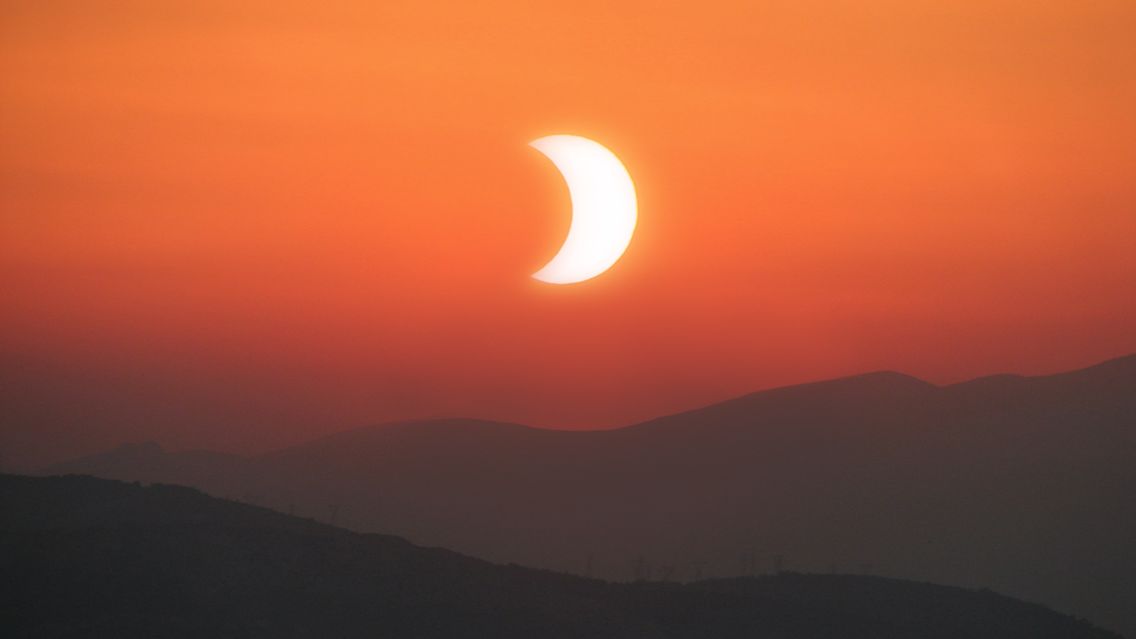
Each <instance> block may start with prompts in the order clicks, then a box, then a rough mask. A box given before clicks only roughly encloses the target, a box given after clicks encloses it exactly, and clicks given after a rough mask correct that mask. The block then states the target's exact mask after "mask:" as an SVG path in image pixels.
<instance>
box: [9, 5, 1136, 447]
mask: <svg viewBox="0 0 1136 639" xmlns="http://www.w3.org/2000/svg"><path fill="white" fill-rule="evenodd" d="M0 12H2V15H0V29H2V33H0V47H2V58H0V76H2V78H3V82H2V83H0V100H2V112H0V116H2V117H0V127H2V129H0V285H2V286H0V303H2V316H0V356H2V357H3V370H2V376H3V379H2V381H3V386H4V390H3V391H0V397H2V398H3V399H4V403H5V405H6V406H7V408H6V409H5V413H7V416H6V417H5V418H4V419H2V420H0V421H2V422H3V425H2V426H0V428H2V433H0V448H2V449H4V450H6V451H7V452H6V453H5V454H4V456H5V457H7V458H8V460H9V463H38V462H41V461H44V460H50V459H55V458H58V457H60V456H66V455H69V454H75V453H78V452H86V451H90V450H96V449H99V448H102V447H104V446H108V445H113V444H115V443H118V442H119V441H122V440H129V439H134V440H137V439H155V440H158V441H160V442H162V443H165V444H167V445H170V446H173V447H211V448H219V449H226V450H241V451H251V450H263V449H267V448H272V447H275V446H281V445H285V444H288V443H291V442H294V441H297V440H300V439H303V438H307V437H312V436H316V435H319V434H322V433H326V432H331V431H337V430H343V429H346V428H350V427H353V426H358V425H363V424H367V423H374V422H379V421H384V420H388V419H396V418H404V417H418V416H432V415H469V416H480V417H489V418H498V419H508V420H515V421H522V422H526V423H532V424H535V425H543V426H552V427H565V428H586V427H601V426H612V425H618V424H622V423H626V422H628V421H631V420H635V419H640V418H645V417H649V416H653V415H656V414H659V413H665V412H673V411H676V410H680V409H684V408H688V407H692V406H695V405H699V404H704V403H709V402H712V401H716V400H719V399H723V398H726V397H730V396H733V395H737V394H741V393H744V392H748V391H751V390H756V389H760V388H765V387H769V386H775V385H782V384H790V383H796V382H802V381H809V380H814V379H819V378H825V377H832V376H838V375H844V374H852V373H858V372H864V371H869V370H874V369H894V370H900V371H904V372H908V373H911V374H914V375H918V376H920V377H923V378H925V379H929V380H931V381H935V382H951V381H957V380H961V379H964V378H968V377H972V376H978V375H983V374H988V373H993V372H1001V371H1015V372H1022V373H1045V372H1054V371H1058V370H1062V369H1067V368H1075V367H1079V366H1083V365H1088V364H1092V363H1095V362H1096V361H1098V360H1101V359H1106V358H1109V357H1113V356H1117V355H1121V354H1125V353H1130V352H1133V351H1136V250H1134V249H1136V116H1134V114H1136V73H1134V68H1136V67H1134V64H1136V38H1133V37H1132V34H1133V33H1134V32H1136V4H1134V3H1133V2H1131V1H1130V0H1116V1H1093V0H1088V1H1084V2H1043V1H1036V2H1019V1H1013V2H1011V1H1008V0H963V1H957V2H920V1H911V0H888V1H879V0H875V1H873V0H868V1H863V0H861V1H857V2H851V1H848V2H844V1H838V0H825V1H823V2H821V1H818V0H803V1H802V0H794V1H792V2H787V1H786V2H767V1H757V2H754V1H750V0H746V1H744V2H743V1H736V2H725V1H719V0H706V1H703V2H695V3H691V2H657V1H653V2H646V1H643V2H638V1H637V2H611V1H610V0H605V1H599V0H583V1H575V2H570V3H551V2H531V1H527V0H526V1H520V0H516V1H514V0H509V1H503V0H494V1H490V2H478V3H471V2H453V3H434V2H421V1H419V2H373V1H372V2H339V1H336V0H331V1H326V2H318V3H307V2H281V1H279V0H274V1H267V0H266V1H256V2H232V1H225V2H220V1H216V2H214V1H208V0H206V1H202V0H194V1H192V2H191V1H188V0H187V1H184V2H180V1H179V2H171V1H168V0H136V1H126V2H93V3H92V2H78V1H75V2H50V3H48V2H42V1H35V2H32V1H27V2H5V3H4V4H3V5H2V8H0ZM553 133H573V134H578V135H584V136H587V137H591V138H593V139H596V140H598V141H600V142H601V143H603V144H605V145H606V146H608V147H609V148H611V149H612V150H613V151H615V152H616V153H617V154H618V155H619V156H620V157H621V158H622V160H623V161H624V163H625V164H626V166H627V168H628V170H629V171H630V173H631V175H632V177H633V178H634V179H635V181H636V185H637V188H638V195H639V201H640V219H639V227H638V231H637V234H636V237H635V239H634V240H633V241H632V244H631V246H630V248H629V249H628V251H627V253H626V254H625V256H624V258H623V259H622V260H621V261H620V262H619V263H618V264H617V265H616V266H615V267H614V268H613V269H612V270H611V271H609V272H608V273H607V274H605V275H603V276H601V277H599V278H597V279H595V280H593V281H590V282H587V283H584V284H580V285H576V286H571V287H555V286H549V285H546V284H541V283H539V282H536V281H533V280H530V279H529V278H528V275H529V274H530V273H531V272H533V271H535V270H536V269H538V268H539V267H540V266H541V265H543V263H544V262H546V261H547V260H548V259H550V258H551V257H552V255H553V254H554V253H555V252H556V250H557V247H558V246H559V244H560V242H561V241H562V239H563V237H564V235H565V233H566V230H567V228H568V223H569V215H570V208H569V201H568V197H567V190H566V187H565V186H564V184H563V183H562V180H561V178H560V176H559V174H558V173H557V171H556V169H555V168H554V167H553V166H552V164H551V163H549V162H548V161H547V160H546V159H545V158H544V157H542V156H541V155H540V154H539V153H538V152H537V151H535V150H533V149H531V148H529V147H528V146H527V145H526V144H527V142H528V141H530V140H532V139H534V138H536V137H540V136H543V135H548V134H553ZM0 463H4V459H0Z"/></svg>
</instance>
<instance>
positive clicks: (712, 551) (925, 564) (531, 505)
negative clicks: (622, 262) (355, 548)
mask: <svg viewBox="0 0 1136 639" xmlns="http://www.w3.org/2000/svg"><path fill="white" fill-rule="evenodd" d="M47 472H51V473H65V472H67V473H84V474H92V475H97V476H100V477H107V478H113V479H123V480H141V481H146V482H169V483H180V484H187V485H191V486H195V487H198V488H200V489H202V490H205V491H206V492H208V493H210V494H213V495H218V496H229V497H234V498H237V499H241V500H244V501H247V502H252V503H258V504H261V505H266V506H271V507H274V508H276V509H278V510H282V511H285V512H295V513H299V514H303V515H305V516H311V517H315V518H317V519H321V520H324V521H328V522H332V523H336V524H339V525H343V526H346V527H348V528H351V529H354V530H359V531H368V532H384V533H389V534H396V535H400V536H404V537H407V538H409V539H413V540H414V541H415V542H417V543H424V544H427V545H437V546H444V547H447V548H453V549H454V550H456V551H459V552H462V553H466V554H469V555H473V556H476V557H480V558H484V559H488V560H492V561H498V562H516V563H519V564H523V565H531V566H536V567H542V568H548V569H555V570H560V571H567V572H574V573H577V574H585V575H595V576H602V577H605V578H622V579H627V578H629V577H632V576H634V575H635V574H646V573H647V572H652V571H653V572H654V573H656V574H660V573H666V574H669V575H671V576H672V577H674V578H678V579H692V578H694V577H696V576H698V575H702V576H706V575H716V576H734V575H744V574H754V573H756V572H761V571H765V570H767V569H768V568H769V567H772V566H773V565H774V562H775V561H777V560H776V559H775V558H776V557H777V556H782V557H784V559H783V561H784V563H785V565H786V566H788V567H790V568H792V569H794V570H798V571H810V572H856V573H871V574H875V575H883V576H889V577H897V578H904V579H916V580H921V581H932V582H936V583H945V584H953V585H958V586H964V587H972V588H977V587H987V588H991V589H994V590H997V591H999V592H1004V593H1006V594H1009V595H1011V596H1015V597H1020V598H1023V599H1025V600H1028V601H1036V602H1041V603H1044V604H1046V605H1051V606H1054V607H1056V608H1057V609H1059V610H1062V611H1063V612H1067V613H1071V614H1076V615H1080V616H1084V617H1087V618H1089V619H1092V620H1094V621H1095V622H1098V623H1103V624H1105V625H1107V626H1110V627H1114V628H1116V629H1118V630H1121V631H1122V632H1124V633H1126V634H1128V635H1130V636H1136V608H1133V607H1132V606H1131V591H1132V590H1131V588H1132V584H1133V583H1136V544H1133V543H1132V540H1133V539H1136V500H1133V498H1132V496H1133V495H1134V494H1136V356H1129V357H1125V358H1120V359H1117V360H1113V361H1110V362H1105V363H1103V364H1100V365H1098V366H1094V367H1091V368H1088V369H1084V370H1080V371H1073V372H1069V373H1063V374H1060V375H1053V376H1046V377H1019V376H1010V375H1000V376H994V377H987V378H982V379H978V380H974V381H971V382H967V383H963V384H957V385H952V386H942V387H940V386H935V385H932V384H928V383H926V382H923V381H920V380H918V379H915V378H912V377H909V376H906V375H901V374H898V373H888V372H884V373H872V374H867V375H860V376H856V377H851V378H845V379H838V380H832V381H827V382H819V383H814V384H805V385H800V386H793V387H787V388H780V389H774V390H769V391H764V392H758V393H753V394H750V395H747V396H744V397H740V398H737V399H734V400H730V401H727V402H723V403H720V404H715V405H712V406H708V407H704V408H700V409H697V410H692V411H688V412H684V413H680V414H677V415H671V416H667V417H662V418H658V419H654V420H650V421H647V422H644V423H641V424H636V425H633V426H628V427H626V428H620V429H615V430H609V431H590V432H579V431H575V432H568V431H550V430H540V429H534V428H528V427H525V426H521V425H516V424H503V423H495V422H485V421H478V420H467V419H452V420H433V421H425V422H411V423H399V424H388V425H384V426H378V427H374V428H368V429H362V430H356V431H351V432H345V433H340V434H337V435H333V436H330V437H326V438H323V439H319V440H316V441H313V442H310V443H307V444H304V445H301V446H297V447H294V448H290V449H287V450H282V451H277V452H275V453H271V454H267V455H262V456H258V457H251V458H243V457H235V456H225V455H218V454H213V453H204V452H165V451H163V450H162V449H161V448H160V447H158V446H156V445H133V446H128V447H124V448H120V449H117V450H115V451H111V452H109V453H106V454H103V455H96V456H93V457H88V458H83V459H79V460H76V461H74V462H70V463H68V464H64V465H61V466H57V467H54V468H51V469H48V471H47ZM633 565H634V566H636V568H632V566H633Z"/></svg>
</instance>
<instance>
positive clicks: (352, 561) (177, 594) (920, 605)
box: [0, 475, 1116, 639]
mask: <svg viewBox="0 0 1136 639" xmlns="http://www.w3.org/2000/svg"><path fill="white" fill-rule="evenodd" d="M0 512H3V513H4V517H3V519H2V520H0V570H3V574H4V576H5V579H4V580H3V583H2V585H0V626H2V627H3V628H4V629H5V636H6V637H13V638H17V637H77V636H83V637H86V636H107V637H117V638H123V639H129V638H131V637H147V638H152V637H169V638H179V637H201V636H226V637H250V638H252V637H273V638H281V637H284V638H287V637H341V638H350V637H364V636H365V637H375V636H379V637H391V638H398V637H413V638H415V639H430V638H432V637H439V638H442V637H444V638H446V639H461V638H462V637H495V638H500V639H509V638H511V637H518V638H520V637H524V638H526V639H528V638H530V637H547V638H553V639H555V638H557V637H565V638H568V637H572V638H577V637H595V638H597V639H603V638H605V637H611V638H613V639H614V638H618V639H635V638H640V637H642V638H656V637H657V638H660V639H662V638H667V639H681V638H685V637H692V638H693V637H717V638H723V639H729V638H731V637H739V638H740V637H777V638H784V639H790V638H793V639H822V638H833V639H835V638H837V637H839V638H840V639H857V638H868V637H871V638H873V639H876V638H895V639H900V638H912V639H915V638H918V639H937V638H942V639H948V638H950V639H954V638H956V637H968V638H971V639H986V638H989V639H1015V638H1022V639H1026V638H1028V639H1048V638H1052V639H1059V638H1060V639H1116V635H1113V634H1111V633H1108V632H1106V631H1103V630H1099V629H1096V628H1093V627H1092V626H1090V625H1088V624H1087V623H1085V622H1083V621H1079V620H1077V619H1074V618H1072V617H1068V616H1065V615H1061V614H1058V613H1055V612H1053V611H1051V610H1048V609H1046V608H1043V607H1041V606H1037V605H1033V604H1026V603H1023V602H1020V601H1016V600H1013V599H1010V598H1007V597H1003V596H1000V595H996V594H994V593H991V592H989V591H968V590H962V589H958V588H948V587H943V586H934V585H930V584H920V583H912V582H904V581H897V580H891V579H883V578H879V577H862V576H834V575H830V576H809V575H796V574H784V575H778V576H772V577H764V578H759V579H755V578H740V579H726V580H711V581H703V582H698V583H693V584H686V585H680V584H674V583H659V582H655V583H645V582H643V583H635V584H611V583H605V582H602V581H598V580H592V579H583V578H579V577H572V576H568V575H561V574H556V573H551V572H547V571H539V570H533V569H527V568H520V567H517V566H499V565H492V564H489V563H487V562H484V561H480V560H476V559H471V558H469V557H464V556H462V555H459V554H457V553H453V552H450V551H446V550H439V549H433V548H423V547H419V546H415V545H413V544H411V543H409V542H407V541H404V540H402V539H399V538H397V537H390V536H385V535H375V534H359V533H353V532H349V531H346V530H343V529H339V528H334V527H332V526H328V525H325V524H320V523H317V522H315V521H313V520H310V519H300V518H297V517H291V516H288V515H283V514H280V513H276V512H272V511H269V510H267V509H264V508H259V507H254V506H249V505H246V504H241V503H237V502H232V501H226V500H221V499H217V498H213V497H208V496H206V495H204V494H203V493H200V492H198V491H196V490H193V489H188V488H183V487H178V486H169V485H150V486H141V485H137V484H133V485H132V484H125V483H119V482H112V481H107V480H98V479H93V478H90V477H78V476H66V477H50V478H30V477H20V476H12V475H0Z"/></svg>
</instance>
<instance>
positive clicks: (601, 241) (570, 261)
mask: <svg viewBox="0 0 1136 639" xmlns="http://www.w3.org/2000/svg"><path fill="white" fill-rule="evenodd" d="M529 146H532V147H534V148H535V149H536V150H538V151H540V152H541V153H543V154H544V155H545V156H546V157H547V158H548V159H549V160H552V163H553V164H555V165H556V168H557V169H558V170H559V171H560V174H561V175H563V176H564V181H565V182H567V183H568V194H569V195H570V196H571V198H572V225H571V227H569V229H568V237H567V238H566V239H565V240H564V244H563V246H561V247H560V251H559V252H558V253H557V254H556V256H555V257H553V258H552V261H550V262H549V263H548V264H546V265H545V266H544V268H542V269H540V270H539V271H537V272H536V273H533V277H534V278H536V279H538V280H540V281H542V282H547V283H549V284H575V283H576V282H583V281H584V280H590V279H592V278H593V277H595V276H597V275H599V274H600V273H603V272H604V271H606V270H608V269H609V268H611V266H612V265H613V264H615V263H616V262H617V261H618V260H619V258H620V257H621V256H622V255H623V252H624V251H626V250H627V245H628V244H629V243H630V242H631V236H632V234H633V233H634V232H635V221H636V216H637V213H636V202H635V185H634V184H633V183H632V182H631V176H630V175H629V174H628V173H627V169H626V168H624V166H623V163H622V162H620V161H619V158H617V157H616V156H615V154H614V153H612V152H611V151H609V150H608V149H607V148H605V147H604V146H603V145H601V144H599V143H598V142H593V141H592V140H589V139H587V138H582V137H579V136H575V135H550V136H548V137H543V138H540V139H538V140H533V141H532V142H530V143H529Z"/></svg>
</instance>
